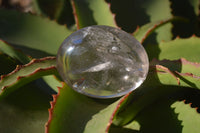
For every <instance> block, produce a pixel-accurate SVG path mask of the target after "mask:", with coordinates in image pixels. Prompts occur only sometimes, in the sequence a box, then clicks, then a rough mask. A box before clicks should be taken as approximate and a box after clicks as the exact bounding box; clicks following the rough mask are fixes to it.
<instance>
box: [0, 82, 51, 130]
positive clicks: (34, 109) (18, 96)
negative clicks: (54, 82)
mask: <svg viewBox="0 0 200 133" xmlns="http://www.w3.org/2000/svg"><path fill="white" fill-rule="evenodd" d="M39 86H40V85H37V84H36V83H35V82H34V83H30V84H27V85H25V86H23V87H21V88H20V89H19V90H17V91H15V92H13V93H11V94H10V95H9V96H8V97H6V98H5V99H3V100H1V101H0V131H1V132H2V133H27V132H28V133H44V130H45V129H44V127H45V123H46V121H47V120H48V108H49V107H50V104H49V101H50V100H52V97H51V96H50V95H48V94H46V93H45V92H44V91H42V90H41V88H40V87H39Z"/></svg>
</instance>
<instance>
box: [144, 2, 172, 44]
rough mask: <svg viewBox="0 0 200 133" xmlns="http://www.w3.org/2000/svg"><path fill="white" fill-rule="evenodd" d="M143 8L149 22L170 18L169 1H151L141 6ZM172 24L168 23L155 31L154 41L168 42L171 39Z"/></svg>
mask: <svg viewBox="0 0 200 133" xmlns="http://www.w3.org/2000/svg"><path fill="white" fill-rule="evenodd" d="M143 8H144V9H146V13H147V14H148V15H149V17H150V22H154V21H159V20H162V19H166V18H170V17H172V14H171V9H170V1H169V0H162V1H160V0H151V1H148V2H147V3H145V4H144V5H143ZM171 29H172V24H170V23H168V24H166V25H164V26H163V27H161V28H159V29H157V30H156V31H155V33H156V34H157V35H156V41H157V42H161V41H163V40H165V41H168V40H171V39H172V37H173V36H172V33H171Z"/></svg>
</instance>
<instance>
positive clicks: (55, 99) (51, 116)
mask: <svg viewBox="0 0 200 133" xmlns="http://www.w3.org/2000/svg"><path fill="white" fill-rule="evenodd" d="M61 85H62V86H61V87H57V88H58V93H57V94H54V95H52V97H53V101H51V102H50V105H51V108H50V109H48V111H49V119H48V121H47V122H46V124H45V133H49V125H50V123H51V121H52V118H53V109H54V107H55V105H56V102H57V99H58V97H59V96H60V90H61V89H62V88H63V87H64V85H65V83H64V82H61Z"/></svg>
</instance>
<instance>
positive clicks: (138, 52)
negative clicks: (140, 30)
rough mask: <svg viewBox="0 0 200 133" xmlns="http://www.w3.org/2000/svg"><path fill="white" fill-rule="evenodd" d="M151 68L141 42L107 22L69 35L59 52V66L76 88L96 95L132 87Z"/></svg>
mask: <svg viewBox="0 0 200 133" xmlns="http://www.w3.org/2000/svg"><path fill="white" fill-rule="evenodd" d="M148 68H149V62H148V57H147V54H146V52H145V50H144V48H143V47H142V45H141V44H140V43H139V42H138V41H137V40H136V39H135V38H134V37H133V36H132V35H130V34H128V33H126V32H124V31H122V30H120V29H117V28H113V27H108V26H90V27H86V28H83V29H80V30H78V31H76V32H74V33H72V34H71V35H70V36H68V37H67V38H66V39H65V40H64V42H63V43H62V45H61V46H60V49H59V51H58V54H57V69H58V72H59V73H60V75H61V77H62V78H63V80H64V81H65V82H66V83H67V84H68V85H69V86H71V87H72V88H73V89H74V90H75V91H77V92H79V93H82V94H85V95H87V96H91V97H95V98H113V97H119V96H122V95H125V94H127V93H128V92H130V91H133V90H134V89H136V88H137V87H138V86H140V85H141V84H142V83H143V81H144V80H145V78H146V75H147V72H148Z"/></svg>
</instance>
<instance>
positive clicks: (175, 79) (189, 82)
mask: <svg viewBox="0 0 200 133" xmlns="http://www.w3.org/2000/svg"><path fill="white" fill-rule="evenodd" d="M151 64H152V65H153V66H150V70H149V74H148V76H147V79H146V81H145V82H144V83H143V85H142V86H141V87H140V88H138V89H137V90H135V91H134V92H133V94H132V96H129V98H128V99H129V100H128V101H130V102H129V103H130V104H128V106H125V107H122V108H120V110H119V114H117V116H116V119H115V121H114V123H115V124H116V125H124V124H127V123H128V122H130V121H131V120H132V119H133V118H134V117H135V116H136V115H137V114H138V113H139V112H140V111H141V110H143V109H144V108H145V107H147V106H149V105H150V104H152V103H153V102H154V101H156V100H158V99H159V98H161V97H164V96H167V95H172V94H174V93H176V92H177V91H181V90H183V89H184V88H183V87H191V88H197V89H200V80H199V79H200V78H199V74H200V67H199V66H200V65H199V64H197V63H192V62H189V61H187V60H185V59H180V60H177V61H168V60H164V61H156V62H152V63H151ZM155 64H156V65H155ZM154 65H155V66H154ZM161 65H164V66H167V67H168V68H166V67H164V66H161ZM190 72H194V73H195V74H196V75H197V76H195V75H193V74H191V73H190ZM180 86H181V87H180ZM130 99H131V100H130Z"/></svg>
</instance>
